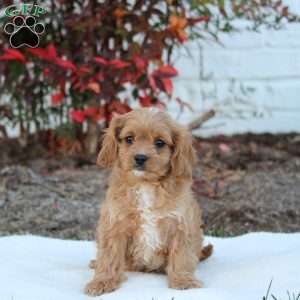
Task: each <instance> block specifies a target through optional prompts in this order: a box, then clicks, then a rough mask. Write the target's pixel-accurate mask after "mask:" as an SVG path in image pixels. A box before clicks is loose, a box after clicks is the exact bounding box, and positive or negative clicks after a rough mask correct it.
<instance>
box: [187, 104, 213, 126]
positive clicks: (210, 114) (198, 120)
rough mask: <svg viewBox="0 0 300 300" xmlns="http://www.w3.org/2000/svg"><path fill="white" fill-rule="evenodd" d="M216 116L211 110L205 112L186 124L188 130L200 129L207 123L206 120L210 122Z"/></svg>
mask: <svg viewBox="0 0 300 300" xmlns="http://www.w3.org/2000/svg"><path fill="white" fill-rule="evenodd" d="M215 115H216V112H215V111H214V110H213V109H211V110H209V111H207V112H206V113H204V114H203V115H201V116H199V117H198V118H196V119H194V120H193V121H192V122H190V123H189V124H188V126H187V127H188V129H189V130H195V129H198V128H200V127H201V126H202V125H203V124H204V123H205V122H207V121H208V120H210V119H211V118H213V117H214V116H215Z"/></svg>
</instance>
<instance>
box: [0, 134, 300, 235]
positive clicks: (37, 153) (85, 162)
mask: <svg viewBox="0 0 300 300" xmlns="http://www.w3.org/2000/svg"><path fill="white" fill-rule="evenodd" d="M0 146H1V151H0V235H8V234H25V233H31V234H38V235H46V236H52V237H59V238H71V239H93V236H94V228H95V225H96V221H97V218H98V211H99V205H100V203H101V200H102V199H103V198H104V195H105V190H106V188H107V178H108V172H107V171H104V170H99V169H98V168H97V167H96V166H95V165H94V161H95V158H94V157H92V158H87V157H75V158H74V157H73V158H64V157H51V156H49V155H47V154H45V153H44V152H43V150H42V149H41V147H39V148H38V149H36V148H33V147H32V146H31V147H30V148H29V149H27V150H26V149H22V150H21V149H20V147H18V145H16V144H15V141H10V142H9V143H7V142H5V143H2V144H1V141H0ZM195 147H196V149H197V152H198V156H199V164H198V167H197V168H196V170H195V181H194V187H193V188H194V191H195V195H196V198H197V199H198V201H199V202H200V204H201V206H202V208H203V216H204V220H205V224H206V232H207V233H208V234H213V235H217V236H228V235H237V234H242V233H246V232H250V231H272V232H296V231H300V137H299V135H296V134H290V135H275V136H273V135H241V136H233V137H216V138H211V139H197V140H196V141H195ZM27 151H28V152H27ZM37 157H39V158H37Z"/></svg>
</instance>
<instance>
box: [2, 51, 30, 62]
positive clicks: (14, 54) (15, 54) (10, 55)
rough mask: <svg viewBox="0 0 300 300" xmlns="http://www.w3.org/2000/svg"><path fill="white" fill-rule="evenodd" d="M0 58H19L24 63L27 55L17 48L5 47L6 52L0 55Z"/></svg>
mask: <svg viewBox="0 0 300 300" xmlns="http://www.w3.org/2000/svg"><path fill="white" fill-rule="evenodd" d="M0 60H3V61H5V60H7V61H8V60H17V61H20V62H22V63H26V58H25V56H24V55H23V54H22V53H21V52H20V51H19V50H16V49H5V54H4V55H2V56H0Z"/></svg>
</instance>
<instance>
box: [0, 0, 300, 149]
mask: <svg viewBox="0 0 300 300" xmlns="http://www.w3.org/2000/svg"><path fill="white" fill-rule="evenodd" d="M3 2H4V3H3V4H4V7H6V6H8V5H12V4H13V1H8V0H5V1H3ZM33 4H38V5H42V6H44V7H45V8H46V9H47V14H45V15H44V16H42V17H41V18H39V22H43V23H44V24H45V26H46V33H45V34H44V35H43V36H42V37H41V42H40V45H39V48H28V47H27V48H26V47H22V48H19V49H13V48H11V46H10V45H9V36H8V35H6V34H5V33H4V32H3V30H1V31H0V129H1V131H2V135H3V136H7V132H8V130H7V129H8V128H11V127H16V128H17V129H18V132H19V134H20V137H19V138H20V141H21V142H22V143H23V144H25V145H26V144H27V143H28V139H29V136H32V134H33V133H34V136H35V138H36V139H37V140H39V139H41V138H42V139H43V142H44V143H45V144H46V145H47V147H48V148H49V149H50V150H51V151H54V152H55V151H57V150H58V151H62V152H71V153H74V152H75V153H76V152H82V151H84V152H89V153H94V152H95V151H96V150H97V144H98V143H97V139H98V136H99V132H100V129H101V128H103V127H106V126H107V125H108V123H109V121H110V120H111V118H112V117H113V115H114V114H123V113H126V112H128V111H130V110H131V109H132V107H136V106H137V105H140V106H144V107H149V106H157V107H160V108H164V107H165V105H166V103H167V101H172V100H173V101H174V100H176V101H177V102H178V103H179V104H180V105H182V106H184V105H185V102H184V101H183V100H185V101H187V100H188V99H183V100H181V99H178V98H177V99H174V97H172V92H173V81H172V78H173V77H174V76H177V75H178V71H177V70H176V69H175V68H174V67H173V64H172V54H173V52H174V49H176V48H177V47H182V46H183V45H184V44H185V43H187V42H188V41H190V40H197V39H198V40H199V39H202V40H204V41H205V40H206V39H212V38H213V39H214V40H215V41H216V42H217V41H218V35H219V33H220V32H231V31H233V30H236V29H237V26H236V25H237V22H239V21H240V20H243V22H244V21H245V24H246V25H247V27H248V29H251V30H258V29H259V27H260V26H272V27H274V28H278V26H280V25H281V24H282V22H286V21H288V22H294V21H298V18H297V17H296V16H295V15H293V14H291V13H290V12H289V9H288V7H286V6H285V5H284V4H283V3H282V1H277V0H276V1H274V0H273V1H271V0H248V1H244V0H236V1H225V0H190V1H188V0H185V1H176V0H165V1H159V0H148V1H141V0H135V1H133V0H132V1H126V0H113V1H112V0H103V1H97V0H86V1H78V0H52V1H48V2H45V1H43V2H39V1H33ZM8 21H10V22H11V21H13V20H10V18H8V17H4V16H2V18H1V21H0V22H1V24H0V26H1V27H2V28H3V26H4V25H5V24H6V23H7V22H8ZM186 106H188V105H186Z"/></svg>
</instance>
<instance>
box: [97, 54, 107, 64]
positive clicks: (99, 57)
mask: <svg viewBox="0 0 300 300" xmlns="http://www.w3.org/2000/svg"><path fill="white" fill-rule="evenodd" d="M94 60H95V61H96V62H97V63H99V64H101V65H104V66H107V65H108V61H107V60H106V59H105V58H103V57H101V56H96V57H95V58H94Z"/></svg>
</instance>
